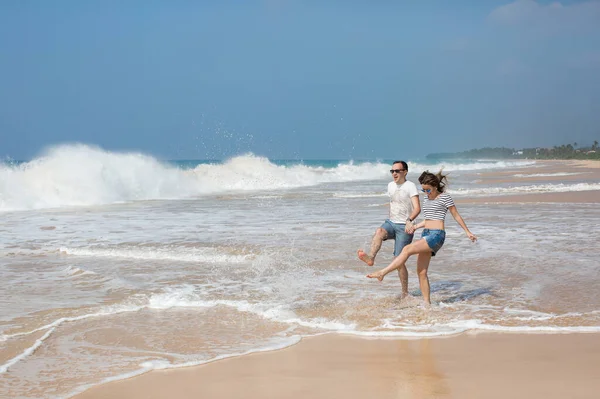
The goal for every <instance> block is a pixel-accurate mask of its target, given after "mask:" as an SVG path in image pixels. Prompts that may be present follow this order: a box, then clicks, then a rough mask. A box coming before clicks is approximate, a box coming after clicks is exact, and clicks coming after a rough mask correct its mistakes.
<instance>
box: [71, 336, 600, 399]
mask: <svg viewBox="0 0 600 399" xmlns="http://www.w3.org/2000/svg"><path fill="white" fill-rule="evenodd" d="M599 338H600V335H599V334H598V333H568V334H564V333H562V334H560V333H558V334H547V333H541V334H540V333H535V334H529V333H496V332H493V333H492V332H466V333H462V334H458V335H454V336H450V337H437V338H418V339H391V338H365V337H356V336H348V335H345V334H325V335H319V336H313V337H307V338H303V339H302V340H301V341H300V342H299V343H297V344H294V345H292V346H290V347H286V348H284V349H276V350H273V351H268V352H258V353H251V354H246V355H241V356H237V357H231V358H226V359H221V360H217V361H212V362H210V363H206V364H202V365H198V366H191V367H182V368H176V369H167V370H153V371H150V372H148V373H145V374H142V375H138V376H135V377H131V378H127V379H122V380H118V381H113V382H108V383H105V384H101V385H96V386H93V387H91V388H89V389H88V390H86V391H84V392H82V393H80V394H78V395H76V396H74V397H73V398H75V399H104V398H131V399H137V398H156V399H158V398H178V399H187V398H199V397H219V398H240V397H247V398H305V397H310V398H330V397H344V398H347V399H355V398H356V399H358V398H365V397H377V398H390V399H391V398H401V399H402V398H413V399H420V398H422V399H425V398H431V397H435V398H466V399H470V398H473V399H475V398H481V397H486V398H505V397H507V396H509V395H510V396H511V397H514V398H538V397H544V398H548V399H555V398H556V399H558V398H561V399H562V398H565V397H577V398H593V397H595V396H596V393H597V391H598V390H600V380H599V379H597V378H596V366H597V364H600V343H599V342H600V340H599ZM508 381H510V384H507V382H508ZM567 382H568V383H567Z"/></svg>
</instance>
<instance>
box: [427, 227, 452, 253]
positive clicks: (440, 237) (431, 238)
mask: <svg viewBox="0 0 600 399" xmlns="http://www.w3.org/2000/svg"><path fill="white" fill-rule="evenodd" d="M421 238H424V239H425V241H426V242H427V245H429V248H431V256H435V254H436V252H437V251H439V250H440V249H441V248H442V245H444V240H446V232H445V231H444V230H437V229H424V230H423V233H422V234H421Z"/></svg>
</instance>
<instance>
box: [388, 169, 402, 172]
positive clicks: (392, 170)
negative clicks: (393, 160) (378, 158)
mask: <svg viewBox="0 0 600 399" xmlns="http://www.w3.org/2000/svg"><path fill="white" fill-rule="evenodd" d="M404 171H406V169H390V173H400V172H404Z"/></svg>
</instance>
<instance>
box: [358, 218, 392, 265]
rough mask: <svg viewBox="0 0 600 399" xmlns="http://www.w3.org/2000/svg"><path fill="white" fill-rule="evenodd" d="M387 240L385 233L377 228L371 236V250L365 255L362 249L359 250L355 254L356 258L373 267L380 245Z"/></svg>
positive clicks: (382, 229)
mask: <svg viewBox="0 0 600 399" xmlns="http://www.w3.org/2000/svg"><path fill="white" fill-rule="evenodd" d="M387 238H388V233H387V231H386V230H385V229H384V228H382V227H380V228H378V229H377V231H375V234H374V235H373V239H372V240H371V250H370V251H369V253H368V254H367V253H365V251H363V250H362V249H359V250H358V252H357V254H358V258H359V259H360V260H362V261H363V262H365V263H366V264H367V265H368V266H373V265H374V264H375V257H376V256H377V253H378V252H379V250H380V249H381V244H382V243H383V242H384V241H385V240H387Z"/></svg>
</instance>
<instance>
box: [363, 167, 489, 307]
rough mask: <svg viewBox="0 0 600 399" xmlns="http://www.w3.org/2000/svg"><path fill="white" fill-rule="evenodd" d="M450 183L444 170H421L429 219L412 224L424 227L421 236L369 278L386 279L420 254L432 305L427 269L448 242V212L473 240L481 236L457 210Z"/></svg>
mask: <svg viewBox="0 0 600 399" xmlns="http://www.w3.org/2000/svg"><path fill="white" fill-rule="evenodd" d="M447 182H448V181H447V179H446V176H445V175H443V174H442V171H441V170H440V171H439V172H438V173H437V174H433V173H430V172H429V171H425V172H423V173H421V176H419V183H421V191H423V192H424V193H425V199H424V200H423V208H422V212H423V217H425V220H424V221H423V222H421V223H419V224H416V225H415V224H413V225H412V232H414V231H415V230H416V229H420V228H421V227H424V230H423V234H422V235H421V239H420V240H418V241H415V242H413V243H412V244H409V245H407V246H405V247H404V249H402V252H401V253H400V255H399V256H397V257H396V258H395V259H394V260H393V261H392V263H390V264H389V266H387V267H386V268H385V269H381V270H379V271H378V272H375V273H371V274H369V275H367V277H369V278H376V279H378V280H379V281H382V280H383V277H385V275H386V274H388V273H389V272H391V271H393V270H396V269H397V268H399V267H400V266H402V265H403V264H404V263H405V262H406V260H407V259H408V258H409V257H410V256H411V255H414V254H418V257H417V274H418V275H419V286H420V287H421V293H422V294H423V300H424V301H425V303H426V304H428V305H430V304H431V300H430V297H429V278H428V277H427V268H429V262H430V261H431V257H432V256H435V254H436V253H437V252H438V251H439V250H440V248H442V245H444V240H445V239H446V232H445V230H444V220H445V219H446V213H447V212H448V211H450V213H451V214H452V216H453V217H454V220H456V222H457V223H458V224H459V225H460V227H462V228H463V230H464V231H465V233H467V237H469V239H470V240H471V241H473V242H475V241H476V240H477V237H475V235H474V234H473V233H471V232H470V231H469V229H468V228H467V225H466V224H465V221H464V220H463V218H462V217H461V216H460V214H459V213H458V211H457V210H456V205H454V201H453V200H452V197H450V195H449V194H448V193H446V192H444V191H445V189H446V184H447Z"/></svg>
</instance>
